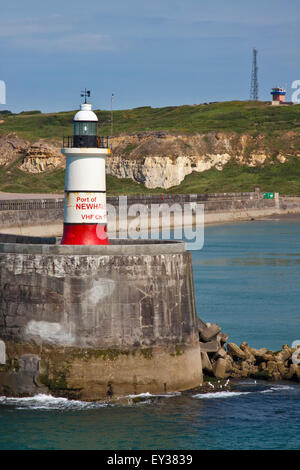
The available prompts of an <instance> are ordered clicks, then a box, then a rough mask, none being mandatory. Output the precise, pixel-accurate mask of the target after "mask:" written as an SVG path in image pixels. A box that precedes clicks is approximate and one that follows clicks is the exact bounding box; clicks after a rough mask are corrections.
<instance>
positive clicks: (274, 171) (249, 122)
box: [0, 101, 300, 195]
mask: <svg viewBox="0 0 300 470" xmlns="http://www.w3.org/2000/svg"><path fill="white" fill-rule="evenodd" d="M96 112H97V115H98V117H99V121H100V123H103V124H102V125H101V129H100V132H99V133H100V134H101V135H108V134H109V133H110V122H109V120H110V112H109V111H96ZM74 113H75V110H74V111H68V112H61V113H52V114H42V113H39V112H37V111H32V112H26V113H20V114H11V115H10V114H5V113H3V114H1V111H0V136H1V135H3V134H7V133H8V132H16V133H17V134H18V135H20V136H22V137H24V138H26V139H28V140H32V141H33V140H37V139H39V138H44V139H48V140H52V139H53V140H58V141H59V140H61V138H62V136H63V135H71V134H72V132H73V130H72V119H73V116H74ZM1 121H3V122H1ZM154 130H168V131H171V132H174V133H175V132H176V133H194V132H200V133H207V132H210V131H225V132H226V131H227V132H231V131H234V132H237V133H250V134H252V135H254V136H256V135H258V134H264V135H265V136H266V139H265V142H266V143H267V144H268V145H269V146H270V147H271V146H272V142H273V145H275V146H276V150H277V151H278V150H279V147H280V142H281V140H280V137H279V136H280V133H281V132H287V131H294V132H296V133H298V132H299V135H300V105H299V106H287V107H280V108H279V107H272V106H270V104H269V103H266V102H257V103H255V102H250V101H233V102H223V103H211V104H201V105H195V106H170V107H165V108H151V107H150V106H149V107H143V108H136V109H131V110H121V111H114V134H115V135H116V134H119V133H136V132H141V131H154ZM275 136H276V138H274V137H275ZM286 138H288V136H286ZM281 143H282V146H284V147H286V140H285V139H282V142H281ZM293 145H294V144H293ZM295 145H296V146H298V144H297V139H295ZM277 147H278V148H277ZM18 164H19V161H16V162H14V163H13V164H12V165H10V166H9V167H2V168H1V167H0V190H1V191H6V192H44V193H47V192H48V193H57V192H62V191H63V189H64V171H63V170H56V171H53V172H47V173H42V174H28V173H24V172H22V171H20V170H19V169H18V168H17V166H18ZM255 185H260V186H261V187H262V189H263V190H265V191H271V190H272V191H278V192H280V193H282V194H297V195H300V159H297V158H290V159H289V161H288V162H286V163H284V164H280V163H276V162H275V163H274V162H273V163H272V164H266V165H263V166H259V167H256V168H248V167H246V166H239V165H237V164H236V163H229V164H227V165H226V167H225V168H224V170H223V171H221V172H220V171H218V170H215V169H213V170H209V171H206V172H204V173H193V174H191V175H189V176H187V177H186V178H185V180H184V181H183V182H182V183H181V185H180V186H177V187H173V188H171V189H169V190H162V189H160V188H158V189H156V190H147V189H146V188H145V187H144V186H143V185H139V184H137V183H135V182H133V181H131V180H128V179H121V180H120V179H117V178H115V177H113V176H110V175H108V176H107V187H108V193H109V194H138V193H203V192H228V191H249V190H252V189H253V187H254V186H255Z"/></svg>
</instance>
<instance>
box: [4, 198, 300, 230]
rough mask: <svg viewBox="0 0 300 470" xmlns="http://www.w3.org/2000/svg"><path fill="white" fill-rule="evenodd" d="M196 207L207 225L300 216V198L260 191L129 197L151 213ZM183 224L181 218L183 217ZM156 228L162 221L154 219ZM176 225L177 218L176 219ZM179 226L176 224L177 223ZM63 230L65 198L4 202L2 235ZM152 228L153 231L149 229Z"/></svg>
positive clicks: (114, 202) (111, 223)
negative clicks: (159, 207) (267, 195)
mask: <svg viewBox="0 0 300 470" xmlns="http://www.w3.org/2000/svg"><path fill="white" fill-rule="evenodd" d="M107 202H108V204H110V205H111V207H114V208H115V209H116V212H117V214H118V210H119V197H118V196H114V197H113V196H110V197H108V198H107ZM195 203H198V204H203V205H204V213H205V223H207V224H209V223H218V222H228V221H234V220H247V219H251V218H259V217H265V216H269V215H272V214H286V213H300V198H299V197H289V196H278V197H276V198H275V199H273V200H272V199H264V197H263V193H261V192H260V191H256V192H249V193H219V194H179V195H174V194H169V195H156V194H154V195H147V196H143V195H137V196H128V198H127V206H128V207H130V206H132V205H134V204H143V205H144V206H146V207H147V208H148V211H149V214H150V212H151V205H153V204H167V205H168V206H172V205H173V204H176V205H178V207H181V208H182V207H184V205H186V204H188V205H191V207H193V206H194V205H195ZM178 220H179V223H180V220H181V218H180V217H179V219H178ZM153 221H154V223H155V227H156V226H159V223H160V222H159V220H157V221H156V220H155V219H152V223H153ZM174 221H176V214H175V219H174ZM174 223H175V222H174ZM62 228H63V198H56V199H54V198H52V199H28V200H27V199H23V200H21V199H20V200H1V201H0V233H1V232H2V233H11V234H20V235H35V236H51V235H61V233H62ZM149 228H151V227H149ZM108 230H109V231H110V230H115V222H114V221H112V220H111V219H110V217H108Z"/></svg>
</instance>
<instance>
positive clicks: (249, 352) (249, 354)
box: [240, 342, 256, 363]
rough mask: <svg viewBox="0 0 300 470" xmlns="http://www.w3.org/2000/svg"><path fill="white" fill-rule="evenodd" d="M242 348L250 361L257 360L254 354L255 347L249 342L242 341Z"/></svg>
mask: <svg viewBox="0 0 300 470" xmlns="http://www.w3.org/2000/svg"><path fill="white" fill-rule="evenodd" d="M240 349H241V350H242V351H243V352H244V353H245V355H246V359H247V361H248V362H251V363H254V362H255V361H256V359H255V356H254V349H252V348H251V347H250V346H249V345H248V344H247V343H245V342H244V343H242V344H241V345H240Z"/></svg>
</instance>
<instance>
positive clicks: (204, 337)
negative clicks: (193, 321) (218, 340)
mask: <svg viewBox="0 0 300 470" xmlns="http://www.w3.org/2000/svg"><path fill="white" fill-rule="evenodd" d="M220 331H221V328H220V327H219V325H217V324H216V323H215V324H213V325H211V326H207V327H206V328H200V330H199V335H200V339H201V341H204V342H207V341H210V340H211V339H212V338H214V337H215V336H217V334H218V333H220Z"/></svg>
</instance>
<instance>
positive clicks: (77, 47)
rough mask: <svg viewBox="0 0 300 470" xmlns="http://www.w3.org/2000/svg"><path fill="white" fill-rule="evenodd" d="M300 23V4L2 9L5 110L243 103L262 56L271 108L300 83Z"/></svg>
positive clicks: (132, 1) (237, 0) (182, 2)
mask: <svg viewBox="0 0 300 470" xmlns="http://www.w3.org/2000/svg"><path fill="white" fill-rule="evenodd" d="M299 20H300V2H299V0H273V1H271V0H160V1H159V0H151V1H149V0H148V1H144V0H139V1H138V0H126V1H125V0H110V1H109V2H107V1H105V2H104V1H102V0H84V1H83V0H81V1H78V0H72V1H69V0H60V1H58V0H52V1H47V2H44V1H41V0H26V1H24V0H22V1H21V0H10V1H7V0H0V57H1V61H0V80H4V81H5V82H6V87H7V104H6V105H0V106H1V107H0V109H11V110H12V111H14V112H19V111H22V110H30V109H40V110H41V111H44V112H52V111H53V112H54V111H63V110H69V109H76V108H78V104H79V102H80V97H79V93H80V90H81V89H82V88H84V87H87V88H90V89H91V90H92V102H93V103H94V105H95V108H102V109H108V108H109V107H110V96H111V93H115V102H114V107H115V108H118V109H124V108H133V107H138V106H147V105H150V106H152V107H161V106H167V105H180V104H194V103H201V102H207V101H221V100H233V99H240V100H244V99H248V97H249V88H250V72H251V60H252V47H253V46H255V47H256V48H257V49H258V65H259V97H260V99H263V100H268V99H270V89H271V87H272V86H277V85H281V86H287V87H288V92H289V91H291V88H290V87H291V83H292V81H294V80H297V79H300V67H299V65H300V47H299V44H300V28H299ZM289 98H290V96H288V99H289Z"/></svg>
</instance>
